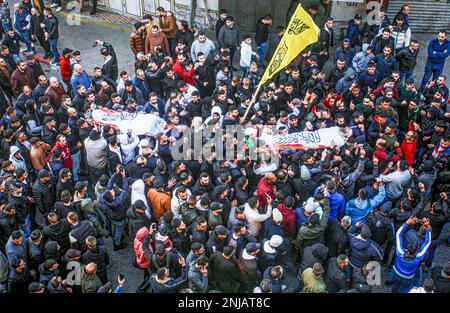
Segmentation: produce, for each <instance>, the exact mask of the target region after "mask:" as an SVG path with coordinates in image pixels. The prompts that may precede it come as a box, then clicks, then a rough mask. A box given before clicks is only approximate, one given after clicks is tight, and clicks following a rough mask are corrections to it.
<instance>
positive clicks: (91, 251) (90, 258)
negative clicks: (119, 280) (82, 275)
mask: <svg viewBox="0 0 450 313" xmlns="http://www.w3.org/2000/svg"><path fill="white" fill-rule="evenodd" d="M86 246H87V251H86V252H85V253H84V254H83V256H82V257H81V259H82V262H83V264H84V265H87V264H89V263H95V264H97V276H98V278H100V280H101V281H102V284H103V285H104V284H106V283H107V282H108V271H107V267H108V265H109V254H108V250H106V247H105V246H97V239H96V238H95V237H93V236H88V237H87V238H86Z"/></svg>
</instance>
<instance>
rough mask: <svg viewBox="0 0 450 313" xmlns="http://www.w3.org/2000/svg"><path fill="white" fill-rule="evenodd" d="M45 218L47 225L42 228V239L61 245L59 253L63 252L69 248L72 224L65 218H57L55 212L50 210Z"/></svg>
mask: <svg viewBox="0 0 450 313" xmlns="http://www.w3.org/2000/svg"><path fill="white" fill-rule="evenodd" d="M47 220H48V223H49V225H48V226H45V227H44V228H43V229H42V235H43V241H47V240H52V241H56V242H57V243H58V245H59V246H60V247H61V249H60V253H61V254H64V253H65V252H66V251H67V250H68V249H69V248H70V240H69V233H70V231H71V230H72V226H71V225H70V224H69V222H68V220H67V219H66V218H64V219H61V220H58V216H57V215H56V213H55V212H50V213H49V214H48V216H47Z"/></svg>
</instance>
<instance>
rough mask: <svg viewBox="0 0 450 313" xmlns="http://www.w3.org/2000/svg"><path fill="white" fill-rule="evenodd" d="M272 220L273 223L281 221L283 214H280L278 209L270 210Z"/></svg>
mask: <svg viewBox="0 0 450 313" xmlns="http://www.w3.org/2000/svg"><path fill="white" fill-rule="evenodd" d="M272 217H273V221H274V222H275V223H281V222H282V221H283V214H281V212H280V210H278V209H274V210H273V211H272Z"/></svg>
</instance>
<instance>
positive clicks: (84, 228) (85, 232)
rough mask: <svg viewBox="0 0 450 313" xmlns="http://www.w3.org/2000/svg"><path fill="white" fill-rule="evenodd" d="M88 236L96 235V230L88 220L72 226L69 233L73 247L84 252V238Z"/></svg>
mask: <svg viewBox="0 0 450 313" xmlns="http://www.w3.org/2000/svg"><path fill="white" fill-rule="evenodd" d="M88 236H94V237H97V232H96V230H95V228H94V226H93V225H92V223H91V222H90V221H80V222H78V224H77V225H76V226H73V227H72V231H71V232H70V234H69V238H70V241H71V246H72V248H74V249H77V250H80V251H81V252H84V251H86V250H87V246H86V238H87V237H88Z"/></svg>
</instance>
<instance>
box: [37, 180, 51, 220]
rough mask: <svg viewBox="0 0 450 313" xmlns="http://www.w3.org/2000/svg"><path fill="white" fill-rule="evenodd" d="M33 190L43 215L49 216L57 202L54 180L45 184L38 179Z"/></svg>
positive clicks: (38, 207)
mask: <svg viewBox="0 0 450 313" xmlns="http://www.w3.org/2000/svg"><path fill="white" fill-rule="evenodd" d="M32 190H33V198H34V201H35V203H36V208H37V209H38V210H39V212H41V214H42V215H43V216H47V214H48V213H50V211H52V209H53V206H54V204H55V186H54V184H53V182H52V181H50V182H49V183H46V184H44V183H41V181H40V180H39V179H38V180H36V181H35V182H34V184H33V187H32Z"/></svg>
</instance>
